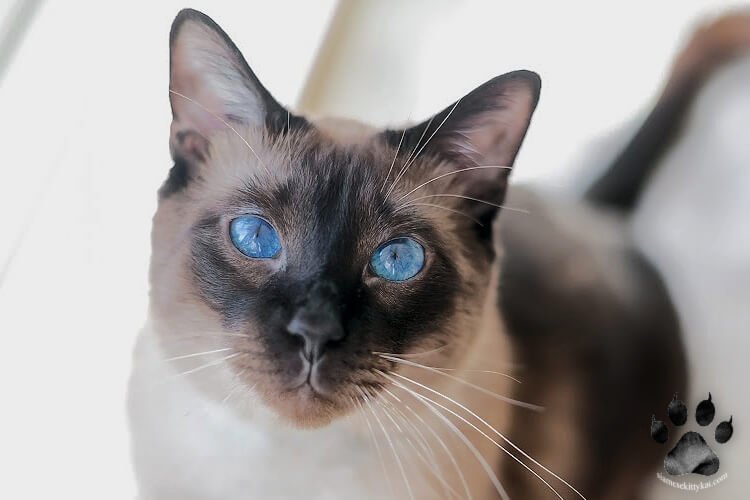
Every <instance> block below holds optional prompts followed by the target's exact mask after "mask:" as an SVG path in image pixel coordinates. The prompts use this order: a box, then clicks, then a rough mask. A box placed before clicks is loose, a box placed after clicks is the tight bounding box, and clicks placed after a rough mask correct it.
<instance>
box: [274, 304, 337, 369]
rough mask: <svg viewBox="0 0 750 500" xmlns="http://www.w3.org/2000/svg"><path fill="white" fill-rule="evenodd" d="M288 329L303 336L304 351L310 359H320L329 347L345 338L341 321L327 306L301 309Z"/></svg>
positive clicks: (296, 334) (293, 333)
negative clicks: (327, 309)
mask: <svg viewBox="0 0 750 500" xmlns="http://www.w3.org/2000/svg"><path fill="white" fill-rule="evenodd" d="M286 329H287V331H288V332H289V333H291V334H292V335H295V336H298V337H301V338H302V340H303V341H304V346H303V353H304V355H305V357H306V358H307V359H308V360H310V361H314V360H317V359H320V358H321V357H322V356H323V354H324V353H325V350H326V348H327V347H329V346H330V345H331V344H333V343H335V342H338V341H340V340H342V339H343V338H344V329H343V327H342V326H341V321H340V320H339V319H338V317H336V316H335V315H333V314H330V313H329V311H326V308H325V307H323V308H321V309H312V308H308V307H304V308H302V309H299V310H298V311H297V312H296V313H295V315H294V317H293V318H292V321H290V322H289V324H288V325H287V327H286Z"/></svg>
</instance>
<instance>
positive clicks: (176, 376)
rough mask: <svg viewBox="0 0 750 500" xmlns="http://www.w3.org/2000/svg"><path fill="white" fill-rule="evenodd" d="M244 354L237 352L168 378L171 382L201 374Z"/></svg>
mask: <svg viewBox="0 0 750 500" xmlns="http://www.w3.org/2000/svg"><path fill="white" fill-rule="evenodd" d="M242 354H244V353H242V352H235V353H233V354H230V355H229V356H225V357H223V358H221V359H217V360H215V361H212V362H210V363H206V364H205V365H201V366H198V367H196V368H192V369H190V370H187V371H184V372H181V373H177V374H176V375H172V376H170V377H168V380H171V379H174V378H178V377H184V376H185V375H190V374H191V373H196V372H199V371H201V370H204V369H206V368H210V367H212V366H216V365H218V364H221V363H224V362H225V361H229V360H230V359H232V358H236V357H237V356H241V355H242Z"/></svg>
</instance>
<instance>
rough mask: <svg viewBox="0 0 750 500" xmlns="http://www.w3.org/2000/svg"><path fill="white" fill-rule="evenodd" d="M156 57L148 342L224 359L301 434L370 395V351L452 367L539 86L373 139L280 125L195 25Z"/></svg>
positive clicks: (508, 88) (229, 51)
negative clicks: (162, 171) (162, 98)
mask: <svg viewBox="0 0 750 500" xmlns="http://www.w3.org/2000/svg"><path fill="white" fill-rule="evenodd" d="M170 47H171V73H170V94H171V95H170V100H171V104H172V110H173V122H172V128H171V136H170V146H171V150H172V155H173V158H174V160H175V166H174V167H173V168H172V171H171V172H170V176H169V179H168V180H167V181H166V182H165V184H164V185H163V186H162V189H161V190H160V201H159V208H158V210H157V213H156V215H155V217H154V226H153V233H152V245H153V255H152V262H151V287H152V291H151V306H152V317H153V322H154V324H155V326H156V329H157V331H158V333H159V334H160V335H161V336H162V337H163V338H164V339H166V340H168V341H170V340H173V339H178V338H183V339H192V340H191V341H190V344H191V346H193V347H194V348H195V350H208V349H211V348H215V349H218V348H221V349H225V351H223V352H225V353H226V354H227V356H226V358H227V359H226V360H224V361H221V363H222V364H223V365H224V368H225V369H226V370H228V371H229V372H231V373H232V374H233V375H234V376H235V377H236V378H238V379H239V380H240V383H242V384H246V385H247V386H248V387H253V391H255V392H256V393H257V394H258V395H259V396H260V397H261V399H262V400H263V401H264V403H265V404H266V405H267V406H268V407H269V408H270V409H272V410H273V411H275V412H276V413H278V414H279V415H281V416H283V417H285V418H287V419H289V420H290V421H292V422H293V423H295V424H297V425H301V426H316V425H323V424H325V423H327V422H329V421H330V420H331V419H333V418H336V417H337V416H339V415H342V414H345V413H346V412H347V411H349V410H350V409H351V408H352V407H353V405H354V398H357V397H359V395H361V393H362V392H363V391H364V392H365V393H371V392H374V391H377V390H379V388H380V387H381V384H382V382H383V380H382V379H381V377H380V376H379V371H378V370H379V369H388V370H391V369H394V367H391V366H389V364H390V363H389V362H388V361H386V360H384V359H383V358H381V357H379V356H378V355H377V353H395V354H404V353H410V352H411V353H413V352H421V351H427V350H431V349H436V348H440V350H439V353H440V356H443V357H444V358H451V357H458V356H461V354H462V352H463V350H464V349H465V348H466V346H467V345H468V344H469V343H470V341H471V338H472V335H473V333H474V332H475V331H476V329H477V327H478V321H479V318H480V317H481V314H482V308H483V307H484V302H485V301H484V298H485V296H486V294H487V288H488V284H489V283H490V280H491V277H492V275H493V272H494V271H493V269H494V268H493V263H494V260H495V257H496V256H495V251H494V245H493V240H492V225H493V219H494V216H495V215H496V213H497V210H498V206H499V205H500V204H501V203H502V201H503V197H504V194H505V187H506V182H507V177H508V174H509V171H510V166H511V165H512V162H513V159H514V157H515V155H516V153H517V151H518V148H519V147H520V144H521V140H522V138H523V135H524V134H525V131H526V128H527V126H528V123H529V120H530V117H531V113H532V112H533V109H534V106H535V105H536V101H537V99H538V91H539V81H538V77H536V75H534V74H533V73H528V72H516V73H511V74H508V75H504V76H501V77H498V78H496V79H494V80H491V81H490V82H487V83H486V84H484V85H483V86H481V87H479V88H478V89H477V90H475V91H474V92H472V93H471V94H469V95H468V96H466V97H465V98H463V99H462V100H461V101H459V102H458V103H456V104H455V105H453V106H449V107H448V108H446V109H445V110H444V111H442V112H441V113H439V114H437V115H436V116H435V117H433V118H432V119H431V120H428V121H426V122H425V123H422V124H420V125H417V126H414V127H411V128H409V129H404V130H386V131H376V130H373V129H370V128H368V127H366V126H363V125H361V124H354V123H349V122H345V121H340V120H339V121H337V120H327V121H321V122H311V121H308V120H306V119H304V118H302V117H299V116H295V115H293V114H291V113H289V112H288V111H287V110H286V109H284V108H283V107H282V106H281V105H279V104H278V103H277V102H276V101H275V100H274V99H273V97H271V94H270V93H269V92H268V91H267V90H266V89H265V88H264V87H263V86H262V85H261V84H260V82H259V81H258V80H257V78H256V77H255V75H254V74H253V72H252V71H251V70H250V68H249V66H248V65H247V63H246V62H245V60H244V59H243V58H242V55H241V54H240V52H239V50H238V49H237V48H236V47H235V46H234V44H233V43H232V42H231V41H230V40H229V38H228V37H227V35H226V34H225V33H224V32H223V31H222V30H221V29H220V28H219V27H218V26H217V25H216V24H215V23H214V22H213V21H211V20H210V19H209V18H207V17H206V16H204V15H203V14H200V13H197V12H195V11H190V10H187V11H183V12H181V13H180V15H178V17H177V19H176V20H175V22H174V24H173V27H172V32H171V37H170ZM165 345H169V342H165ZM219 397H221V396H220V395H219Z"/></svg>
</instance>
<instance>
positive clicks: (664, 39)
mask: <svg viewBox="0 0 750 500" xmlns="http://www.w3.org/2000/svg"><path fill="white" fill-rule="evenodd" d="M13 4H14V2H11V1H8V0H4V1H2V2H0V19H2V16H4V15H7V14H8V13H9V12H12V6H13ZM335 4H336V2H334V1H333V0H323V1H315V2H302V1H299V2H289V1H286V2H271V1H249V0H245V1H242V2H229V1H212V2H209V1H195V2H191V4H190V6H193V7H196V8H199V9H201V10H203V11H204V12H206V13H208V14H209V15H211V16H212V17H214V19H215V20H216V21H217V22H219V23H220V24H221V25H222V26H223V27H224V28H225V30H226V31H227V32H228V33H229V34H230V36H232V38H233V39H234V40H235V42H236V43H237V45H238V46H239V47H240V48H241V49H242V50H243V51H244V53H245V55H246V57H247V58H248V60H249V62H250V64H251V65H252V66H253V68H254V69H255V71H256V73H257V74H258V76H259V77H260V78H261V80H262V81H263V82H264V83H265V84H266V86H267V87H268V88H269V89H270V90H271V91H272V92H273V93H274V95H275V96H276V97H277V98H278V99H279V100H280V101H282V102H284V103H287V104H290V105H298V106H299V107H301V108H303V109H305V110H309V111H312V112H317V113H322V112H333V113H337V114H344V115H348V116H352V117H357V118H361V119H366V120H368V121H371V122H373V123H375V124H379V125H383V124H393V123H398V122H402V121H405V120H407V119H408V118H410V119H412V120H417V119H421V118H424V117H426V116H427V115H428V114H430V113H431V112H434V111H436V110H438V109H441V108H442V107H444V106H445V105H446V104H448V103H449V102H452V101H453V100H455V99H456V98H457V97H459V96H460V95H462V94H463V93H465V92H466V91H468V90H470V89H471V88H473V87H474V86H476V85H478V84H480V83H481V82H482V81H484V80H486V79H488V78H490V77H492V76H495V75H496V74H499V73H503V72H506V71H510V70H513V69H518V68H527V69H533V70H536V71H538V72H539V73H541V75H542V78H543V92H542V96H543V97H542V100H541V103H540V106H539V108H538V112H537V114H536V116H535V119H534V122H533V125H532V128H531V130H530V133H529V136H528V139H527V141H526V144H525V146H524V149H523V150H522V153H521V156H520V157H519V161H518V163H517V168H516V172H515V173H514V176H516V179H533V180H536V181H537V182H544V183H547V184H548V185H553V186H558V185H568V186H569V185H571V184H572V183H578V182H580V180H579V177H576V176H575V175H574V174H575V168H569V166H571V165H575V164H576V158H578V156H579V155H580V152H581V149H582V148H583V147H584V146H585V145H586V144H587V143H589V142H590V141H591V140H593V139H594V138H596V137H599V136H601V135H602V134H606V133H609V131H610V130H612V129H613V128H615V127H619V126H620V125H621V124H622V123H624V122H627V121H630V120H632V119H633V117H634V116H636V115H637V114H638V113H639V112H641V110H645V109H646V108H647V107H648V105H649V103H650V102H651V100H652V98H653V97H654V96H655V95H656V94H657V92H658V90H659V86H660V84H661V83H662V81H663V79H664V77H665V74H666V72H667V70H668V68H669V61H670V58H671V56H672V55H673V54H674V52H675V50H677V48H678V47H679V46H680V43H681V42H682V41H683V40H684V36H685V35H686V34H687V33H689V31H690V28H691V26H692V25H693V24H694V23H695V22H696V20H697V19H699V18H700V17H701V16H702V15H704V14H706V13H710V12H712V11H714V10H715V9H717V8H720V7H725V6H724V5H723V2H719V1H709V0H701V1H698V0H692V1H686V0H679V1H663V2H653V1H638V2H619V3H617V4H615V3H613V2H521V1H516V2H501V1H495V2H480V1H465V2H451V1H448V0H439V1H432V2H428V1H426V0H421V1H413V2H398V1H396V0H389V1H385V2H377V1H374V0H373V1H363V2H359V3H357V4H356V5H355V7H354V8H349V9H347V11H346V12H347V14H346V19H345V21H346V22H345V23H343V28H342V27H341V26H339V25H340V24H341V20H340V19H339V20H338V22H337V23H336V24H334V26H338V28H336V33H334V34H331V35H329V37H328V43H324V39H325V36H326V33H327V32H328V27H329V25H330V23H331V19H332V18H333V13H334V10H335V7H336V5H335ZM184 6H186V5H185V4H184V3H183V2H177V1H172V0H170V1H159V2H153V1H152V2H122V3H114V2H94V1H90V2H86V1H77V2H65V3H63V2H53V1H48V2H43V3H42V4H41V7H40V9H39V10H38V11H37V13H36V15H35V16H34V17H33V18H32V22H31V24H30V25H29V27H28V31H27V33H26V36H25V37H24V38H23V40H22V43H21V44H20V45H19V46H18V49H17V51H16V52H15V53H14V56H13V58H12V60H11V63H10V67H9V68H7V71H6V72H5V77H4V79H3V80H2V81H0V147H1V156H0V228H2V232H1V233H0V280H1V281H0V335H1V336H2V344H1V345H2V350H0V353H1V354H0V402H2V403H3V404H2V406H1V408H2V410H0V412H1V413H0V422H1V423H2V425H0V460H2V473H1V474H0V477H2V480H0V497H1V498H51V497H53V496H54V497H68V496H71V497H75V498H115V499H116V498H131V497H132V496H133V494H134V491H135V490H134V485H133V482H132V479H131V475H130V465H129V460H128V436H127V428H126V419H125V412H124V394H125V386H126V382H127V375H128V369H129V361H130V359H129V358H130V350H131V345H132V342H133V339H134V336H135V334H136V332H137V330H138V328H139V327H140V325H141V324H142V322H143V319H144V317H145V310H146V305H147V282H146V270H147V265H148V253H149V243H148V237H149V231H150V216H151V214H152V213H153V211H154V208H155V201H156V197H155V192H156V189H157V187H158V186H159V184H160V183H161V181H162V180H163V179H164V178H165V176H166V172H167V170H168V168H169V167H170V162H169V156H168V148H167V134H168V127H169V121H170V113H169V106H168V99H167V69H168V50H167V35H168V31H169V25H170V23H171V20H172V18H173V16H174V15H175V14H176V12H177V11H178V10H179V9H180V8H182V7H184ZM0 25H1V24H0ZM2 36H3V33H0V41H2ZM320 47H324V48H325V50H324V51H323V55H326V57H322V56H321V55H320V53H319V50H318V49H319V48H320ZM311 75H312V76H313V77H314V78H313V79H312V82H313V83H314V85H313V83H311V84H310V85H308V84H307V83H306V82H307V81H308V77H309V76H311ZM745 123H747V122H745ZM743 290H745V291H746V290H747V287H745V288H743ZM748 333H750V331H748ZM739 345H740V346H742V347H743V348H745V349H746V348H747V343H746V342H745V343H743V344H739ZM738 370H739V367H738ZM745 373H746V369H745ZM737 376H738V377H739V376H740V375H739V373H738V375H737ZM749 422H750V421H749ZM644 432H645V431H644ZM738 473H739V471H738ZM734 480H735V481H743V480H745V479H744V478H742V477H739V476H738V475H735V477H734ZM716 498H720V497H718V496H717V497H716Z"/></svg>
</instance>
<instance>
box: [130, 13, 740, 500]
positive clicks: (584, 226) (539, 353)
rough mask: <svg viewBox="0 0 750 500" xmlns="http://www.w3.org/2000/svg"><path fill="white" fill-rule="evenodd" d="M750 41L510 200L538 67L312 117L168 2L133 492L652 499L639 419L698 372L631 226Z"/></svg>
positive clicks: (678, 75) (734, 40) (710, 51)
mask: <svg viewBox="0 0 750 500" xmlns="http://www.w3.org/2000/svg"><path fill="white" fill-rule="evenodd" d="M722 23H723V24H722ZM748 26H750V21H748V17H747V16H745V15H741V14H735V15H731V16H727V17H725V18H723V19H721V20H719V21H717V22H716V23H714V24H712V25H710V26H708V27H707V28H704V29H702V30H700V31H698V32H697V33H696V34H695V36H694V38H693V39H692V40H691V42H690V44H689V45H688V46H687V47H686V49H685V50H684V51H683V52H682V53H681V54H680V55H679V56H678V58H677V61H676V63H675V65H674V68H673V71H672V74H671V77H670V80H669V83H668V84H667V86H666V88H665V90H664V92H663V94H662V95H661V98H660V99H659V101H658V102H657V104H656V105H655V107H654V109H653V111H652V112H651V114H650V116H649V118H648V119H647V120H646V122H645V123H644V125H643V127H642V129H641V130H640V131H639V133H638V134H636V135H635V137H634V138H633V140H632V141H631V143H630V144H629V145H628V146H627V147H626V148H625V149H624V151H623V152H622V154H621V155H620V156H619V157H618V158H617V159H616V160H615V161H614V162H613V163H612V165H610V166H609V168H608V169H607V170H606V172H605V173H604V174H603V175H602V177H601V178H600V179H599V180H598V181H597V183H595V184H594V186H593V187H592V188H591V189H590V190H589V191H588V193H587V194H586V196H585V197H584V198H583V199H580V200H571V199H556V198H553V197H551V196H547V195H541V194H539V193H534V192H533V191H531V190H528V189H524V188H522V187H517V186H513V187H510V188H509V186H508V182H509V176H510V173H511V172H512V166H513V161H514V159H515V156H516V154H517V153H518V151H519V148H520V147H521V143H522V141H523V138H524V135H525V133H526V130H527V128H528V126H529V124H530V122H531V117H532V114H533V112H534V108H535V107H536V104H537V101H538V99H539V93H540V87H541V84H540V79H539V77H538V76H537V75H536V74H535V73H532V72H529V71H516V72H512V73H508V74H505V75H502V76H499V77H497V78H494V79H492V80H490V81H488V82H487V83H485V84H483V85H481V86H480V87H478V88H477V89H475V90H473V91H472V92H470V93H469V94H467V95H466V96H464V97H463V98H461V99H459V100H458V101H456V102H455V103H453V104H452V105H450V106H448V107H446V108H445V109H444V110H442V111H440V112H439V113H437V114H436V115H435V116H433V117H432V118H430V119H429V120H427V121H425V122H423V123H420V124H417V125H413V126H408V127H406V128H403V129H400V130H391V129H389V130H376V129H373V128H371V127H369V126H367V125H365V124H361V123H355V122H351V121H347V120H341V119H318V120H313V119H311V118H309V117H303V116H299V115H296V114H294V113H292V112H291V111H290V110H288V109H286V108H284V107H283V106H281V105H280V104H279V103H278V102H277V101H276V100H275V99H274V98H273V97H272V95H271V93H270V92H269V91H268V90H266V89H265V88H264V87H263V86H262V84H261V83H260V81H259V80H258V79H257V77H256V76H255V74H254V73H253V71H252V70H251V69H250V67H249V66H248V64H247V63H246V61H245V59H244V58H243V56H242V54H241V53H240V51H239V49H238V48H237V47H236V46H235V45H234V44H233V43H232V41H231V40H230V39H229V37H228V36H227V35H226V33H224V31H223V30H222V29H221V28H220V27H219V26H218V25H217V24H216V23H214V22H213V21H212V20H211V19H210V18H208V17H207V16H205V15H204V14H202V13H199V12H197V11H194V10H189V9H188V10H184V11H182V12H180V13H179V15H178V16H177V18H176V19H175V21H174V24H173V26H172V30H171V34H170V51H171V52H170V54H171V57H170V102H171V105H172V112H173V121H172V126H171V133H170V149H171V152H172V157H173V159H174V166H173V167H172V169H171V171H170V173H169V177H168V179H167V180H166V182H165V183H164V184H163V186H162V187H161V189H160V190H159V206H158V209H157V212H156V214H155V216H154V221H153V232H152V259H151V268H150V280H151V301H150V310H149V320H148V323H147V325H146V326H145V328H144V329H143V331H142V332H141V335H140V337H139V341H138V345H137V348H136V352H135V358H134V369H133V375H132V378H131V387H130V396H129V409H130V419H131V428H132V434H133V453H134V463H135V468H136V473H137V476H138V480H139V487H140V496H141V498H144V499H222V500H232V499H250V498H254V499H257V498H342V499H343V498H419V499H422V498H440V497H448V498H450V497H456V496H457V497H461V498H476V499H481V498H497V497H500V498H521V499H527V498H531V499H540V498H589V499H594V498H607V499H628V500H630V499H633V498H638V497H639V496H641V494H642V483H643V480H644V479H645V478H646V476H647V473H649V472H651V471H653V470H655V469H656V467H657V465H658V464H659V463H660V462H661V460H662V458H663V450H661V449H660V448H657V447H654V446H653V444H652V443H651V442H650V441H649V440H648V439H647V437H646V438H643V436H644V434H647V433H646V431H645V430H644V429H645V428H646V424H645V423H644V422H646V423H647V419H648V417H649V416H650V415H651V413H653V411H654V409H656V408H660V407H662V406H663V405H664V404H665V402H667V401H669V400H670V399H671V397H672V394H673V393H675V392H683V391H684V390H685V383H686V366H685V360H684V355H683V351H682V348H681V339H680V331H679V326H678V324H677V320H676V317H675V314H674V311H673V308H672V305H671V301H670V298H669V296H668V294H667V292H666V290H665V288H664V286H663V285H662V282H661V279H660V277H659V275H658V273H657V272H656V271H655V270H654V268H653V267H652V266H651V265H650V264H649V262H647V260H646V259H645V258H644V257H643V256H642V255H641V254H640V252H638V251H637V250H636V248H635V247H634V245H633V243H632V240H631V235H630V232H629V229H628V224H627V223H628V215H629V213H630V211H631V209H632V207H633V206H634V204H635V202H636V200H637V198H638V194H639V193H640V192H641V190H642V188H643V186H644V184H645V183H646V182H647V180H648V176H649V173H650V172H651V170H652V169H653V167H654V166H655V164H656V161H657V160H658V158H659V155H660V154H661V153H663V151H664V150H665V149H666V148H668V147H669V145H670V144H671V141H672V140H673V139H674V137H675V135H676V133H677V132H678V131H679V125H680V123H681V118H682V115H683V114H684V113H685V111H686V110H687V109H688V108H689V105H690V102H691V100H692V98H693V97H694V95H695V94H696V92H697V91H698V89H699V88H700V85H701V84H702V82H703V81H705V80H706V78H708V76H710V74H711V73H712V72H713V71H714V70H715V69H716V68H717V67H718V65H719V64H721V63H723V62H724V61H726V60H727V59H729V58H731V57H733V56H734V55H736V54H737V53H739V52H740V51H742V50H744V49H746V48H747V47H748V46H750V40H748V37H747V36H745V35H744V33H745V32H746V30H747V28H748ZM727 28H731V29H727ZM747 32H750V30H747ZM732 33H733V34H734V35H731V34H732ZM521 382H522V383H521Z"/></svg>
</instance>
